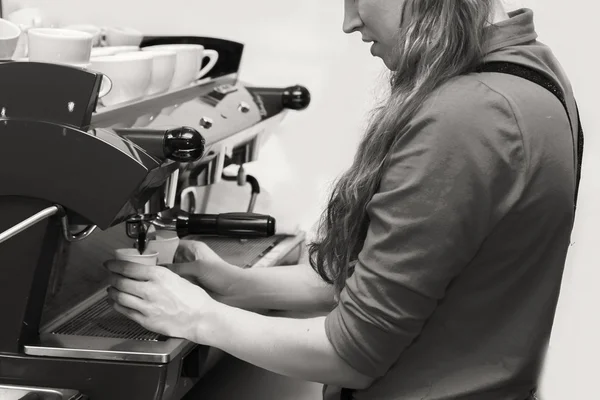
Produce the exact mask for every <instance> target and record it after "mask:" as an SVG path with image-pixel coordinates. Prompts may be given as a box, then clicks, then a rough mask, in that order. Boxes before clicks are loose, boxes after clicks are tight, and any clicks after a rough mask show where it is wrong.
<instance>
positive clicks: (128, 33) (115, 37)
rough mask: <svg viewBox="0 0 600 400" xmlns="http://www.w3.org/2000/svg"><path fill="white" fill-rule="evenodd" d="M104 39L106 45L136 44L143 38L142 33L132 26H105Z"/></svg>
mask: <svg viewBox="0 0 600 400" xmlns="http://www.w3.org/2000/svg"><path fill="white" fill-rule="evenodd" d="M104 39H105V41H106V44H107V45H108V46H138V47H139V45H140V44H141V43H142V40H143V39H144V34H143V33H142V32H140V31H138V30H136V29H133V28H120V27H106V28H104Z"/></svg>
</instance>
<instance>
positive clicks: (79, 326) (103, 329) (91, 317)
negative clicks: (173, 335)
mask: <svg viewBox="0 0 600 400" xmlns="http://www.w3.org/2000/svg"><path fill="white" fill-rule="evenodd" d="M51 333H53V334H55V335H72V336H91V337H103V338H113V339H130V340H142V341H153V342H157V341H164V340H165V339H166V337H164V336H162V335H159V334H157V333H154V332H150V331H148V330H146V329H145V328H143V327H142V326H141V325H139V324H138V323H137V322H134V321H132V320H130V319H129V318H127V317H125V316H124V315H122V314H120V313H118V312H117V311H115V310H114V309H113V308H112V307H111V305H110V304H108V302H107V301H106V298H105V299H102V300H100V301H98V302H97V303H95V304H94V305H92V306H91V307H90V308H88V309H87V310H85V311H83V312H82V313H81V314H79V315H77V316H76V317H75V318H73V319H72V320H70V321H67V322H66V323H64V324H62V325H61V326H59V327H58V328H56V329H55V330H53V331H52V332H51Z"/></svg>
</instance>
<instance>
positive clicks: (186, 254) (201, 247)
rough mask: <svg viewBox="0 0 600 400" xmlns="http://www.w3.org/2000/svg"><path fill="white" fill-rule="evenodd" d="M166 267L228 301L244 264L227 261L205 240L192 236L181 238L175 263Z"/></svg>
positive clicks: (215, 296) (240, 275)
mask: <svg viewBox="0 0 600 400" xmlns="http://www.w3.org/2000/svg"><path fill="white" fill-rule="evenodd" d="M166 267H167V268H168V269H170V270H171V271H173V272H175V273H176V274H177V275H179V276H181V277H182V278H185V279H187V280H189V281H190V282H192V283H195V284H197V285H200V286H201V287H203V288H204V289H205V290H206V291H207V292H209V293H210V295H211V296H212V297H213V298H215V299H217V300H219V301H221V302H226V301H227V297H228V296H231V295H234V294H235V293H233V292H234V291H235V290H234V288H233V285H234V284H235V282H236V281H238V280H239V279H241V277H242V273H243V270H242V269H241V268H239V267H237V266H234V265H231V264H229V263H227V262H226V261H224V260H223V259H222V258H221V257H220V256H219V255H218V254H217V253H215V252H214V251H213V250H212V249H211V248H210V247H208V245H206V244H205V243H202V242H198V241H191V240H181V241H180V243H179V247H178V248H177V252H176V253H175V257H174V263H173V264H170V265H166Z"/></svg>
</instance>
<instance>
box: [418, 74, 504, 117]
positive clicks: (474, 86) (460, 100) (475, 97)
mask: <svg viewBox="0 0 600 400" xmlns="http://www.w3.org/2000/svg"><path fill="white" fill-rule="evenodd" d="M510 103H511V101H510V99H509V97H508V96H507V95H506V94H505V93H502V91H500V90H497V88H495V87H493V86H492V85H489V84H488V83H486V82H485V81H482V80H481V79H480V77H479V76H478V75H477V74H469V75H461V76H457V77H455V78H452V79H450V80H449V81H447V82H445V83H444V84H442V85H441V86H439V87H438V88H437V89H435V90H434V91H433V92H432V93H431V95H430V96H429V97H428V99H427V100H426V101H425V103H424V104H423V106H422V107H421V108H420V110H419V112H418V114H417V117H421V118H432V117H434V118H436V119H443V120H444V121H445V122H446V123H456V124H469V125H473V124H477V123H485V124H489V123H490V120H489V118H491V117H493V116H494V115H498V114H502V115H506V114H507V113H508V114H512V106H511V104H510Z"/></svg>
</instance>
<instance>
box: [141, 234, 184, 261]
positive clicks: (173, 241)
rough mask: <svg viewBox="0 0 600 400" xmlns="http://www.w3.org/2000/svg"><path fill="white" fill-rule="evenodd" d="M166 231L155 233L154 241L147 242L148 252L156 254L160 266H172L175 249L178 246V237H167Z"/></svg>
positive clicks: (175, 235)
mask: <svg viewBox="0 0 600 400" xmlns="http://www.w3.org/2000/svg"><path fill="white" fill-rule="evenodd" d="M166 232H167V231H157V232H156V239H152V240H149V241H148V247H147V249H148V251H155V252H157V253H158V263H159V264H160V265H164V264H172V263H173V258H174V257H175V253H176V252H177V247H178V246H179V237H178V236H177V234H174V235H169V234H166Z"/></svg>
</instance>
